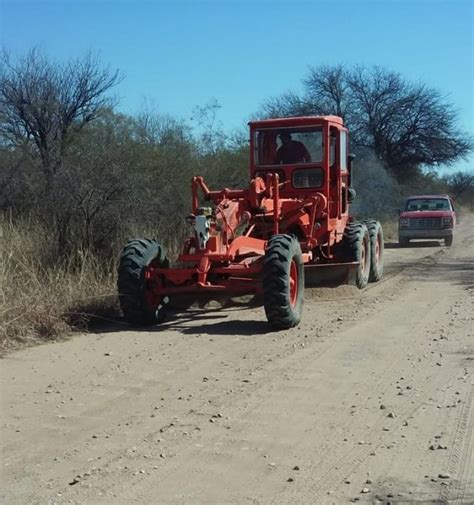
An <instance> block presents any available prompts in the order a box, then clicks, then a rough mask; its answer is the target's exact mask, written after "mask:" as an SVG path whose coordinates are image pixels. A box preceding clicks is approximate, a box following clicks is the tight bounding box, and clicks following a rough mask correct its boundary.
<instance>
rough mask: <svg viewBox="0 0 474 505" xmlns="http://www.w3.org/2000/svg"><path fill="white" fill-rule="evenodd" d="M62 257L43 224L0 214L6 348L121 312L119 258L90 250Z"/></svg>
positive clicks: (1, 338)
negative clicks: (111, 258)
mask: <svg viewBox="0 0 474 505" xmlns="http://www.w3.org/2000/svg"><path fill="white" fill-rule="evenodd" d="M56 256H57V255H56V254H55V252H54V249H53V248H52V247H51V241H50V240H49V239H48V233H47V231H46V230H45V229H44V228H42V227H41V226H40V225H39V224H38V223H35V222H32V221H21V222H15V223H13V222H12V221H10V220H8V219H5V218H0V351H2V352H5V351H6V350H9V349H12V348H17V347H22V346H25V345H31V344H33V343H38V342H41V341H45V340H52V339H60V338H64V337H65V336H67V335H68V334H70V333H71V330H73V329H82V330H84V329H87V328H88V327H89V326H90V324H91V322H94V321H97V320H98V319H100V318H113V317H116V316H117V315H118V307H117V301H116V294H115V274H114V272H115V268H114V265H113V262H110V263H109V264H104V262H103V261H99V260H98V259H97V258H96V257H94V256H93V255H91V254H90V253H87V252H84V251H79V252H78V253H77V254H76V255H75V257H74V258H59V259H58V258H57V257H56Z"/></svg>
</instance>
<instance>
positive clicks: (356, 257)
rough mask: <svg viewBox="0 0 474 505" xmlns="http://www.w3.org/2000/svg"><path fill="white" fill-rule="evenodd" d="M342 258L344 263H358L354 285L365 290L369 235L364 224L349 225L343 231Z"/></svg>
mask: <svg viewBox="0 0 474 505" xmlns="http://www.w3.org/2000/svg"><path fill="white" fill-rule="evenodd" d="M343 244H344V252H345V254H344V256H345V259H346V261H349V262H352V261H358V262H359V265H358V268H357V271H356V276H355V282H354V283H355V285H356V286H357V287H358V288H359V289H362V288H365V286H367V283H368V282H369V276H370V249H371V248H370V235H369V230H368V228H367V226H366V225H365V224H364V223H357V222H354V223H349V224H348V226H347V227H346V229H345V230H344V237H343Z"/></svg>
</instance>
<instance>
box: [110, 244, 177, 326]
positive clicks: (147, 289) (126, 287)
mask: <svg viewBox="0 0 474 505" xmlns="http://www.w3.org/2000/svg"><path fill="white" fill-rule="evenodd" d="M150 266H155V267H161V268H167V267H168V260H167V258H166V256H165V252H164V250H163V248H162V247H161V245H160V244H159V243H158V242H157V241H156V240H151V239H135V240H131V241H130V242H128V244H127V245H126V246H125V247H124V249H123V251H122V254H121V255H120V260H119V267H118V280H117V287H118V295H119V302H120V308H121V309H122V312H123V316H124V318H125V320H126V321H127V322H129V323H131V324H138V325H150V324H156V323H160V322H163V320H164V316H165V310H164V305H165V303H163V302H167V301H168V300H166V299H163V300H162V299H160V298H157V297H156V295H154V293H153V291H152V289H151V287H152V283H153V282H156V281H157V280H156V279H147V271H148V270H149V268H150Z"/></svg>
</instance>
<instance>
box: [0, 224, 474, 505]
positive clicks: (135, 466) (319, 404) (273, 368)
mask: <svg viewBox="0 0 474 505" xmlns="http://www.w3.org/2000/svg"><path fill="white" fill-rule="evenodd" d="M472 225H473V220H472V219H470V220H464V222H463V223H462V224H461V226H460V228H459V232H458V234H457V236H456V239H455V242H454V245H453V247H451V248H446V247H441V246H439V245H438V244H437V243H435V244H428V245H425V246H423V247H420V246H418V247H413V248H409V249H398V248H395V247H392V248H389V249H387V250H386V276H385V278H384V280H383V282H381V283H379V284H377V285H371V286H370V288H369V289H367V290H365V291H364V292H359V291H357V290H355V289H353V288H350V287H347V286H346V287H340V288H336V289H328V288H326V289H316V290H307V292H306V302H305V313H304V320H303V323H302V324H301V325H300V326H299V327H298V328H297V329H294V330H290V331H282V332H277V333H275V332H269V331H268V327H267V325H266V323H265V319H264V314H263V310H262V309H260V308H258V309H245V308H242V307H233V308H230V309H226V310H218V309H216V310H215V311H208V312H202V311H193V312H190V313H188V314H187V315H185V316H182V317H181V318H180V319H176V320H174V321H171V322H170V323H168V324H167V325H166V326H165V328H161V329H158V328H156V329H152V330H151V331H140V332H138V331H130V330H129V329H128V328H127V327H126V326H120V327H115V328H111V330H110V331H109V332H108V333H103V334H93V335H84V336H76V337H74V338H73V339H71V340H70V341H67V342H63V343H58V344H49V345H44V346H41V347H37V348H32V349H28V350H25V351H21V352H16V353H13V354H11V355H9V356H7V357H6V358H5V359H3V360H2V361H1V378H2V386H1V392H2V405H1V407H2V409H1V410H2V411H1V425H0V426H1V442H2V462H1V465H2V486H1V487H2V489H1V491H0V501H1V502H2V503H5V504H36V503H38V504H49V503H51V504H53V503H57V504H65V503H75V504H76V503H77V504H103V503H104V504H109V503H110V504H239V505H241V504H331V503H335V504H340V503H349V502H351V501H352V502H355V501H357V502H359V503H389V502H390V503H397V504H401V503H424V504H427V503H453V504H461V503H462V504H468V503H474V461H473V451H472V443H473V442H474V435H473V426H474V421H473V408H472V406H473V396H474V387H473V372H474V368H473V365H474V344H473V331H474V330H473V324H472V322H473V293H474V278H473V265H474V261H473V255H474V254H473V245H474V226H472Z"/></svg>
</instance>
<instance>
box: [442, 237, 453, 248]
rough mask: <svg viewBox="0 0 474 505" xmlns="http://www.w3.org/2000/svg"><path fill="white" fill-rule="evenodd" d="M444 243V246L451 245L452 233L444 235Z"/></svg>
mask: <svg viewBox="0 0 474 505" xmlns="http://www.w3.org/2000/svg"><path fill="white" fill-rule="evenodd" d="M444 245H445V246H446V247H451V246H452V245H453V236H452V235H450V236H449V237H446V238H445V239H444Z"/></svg>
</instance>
